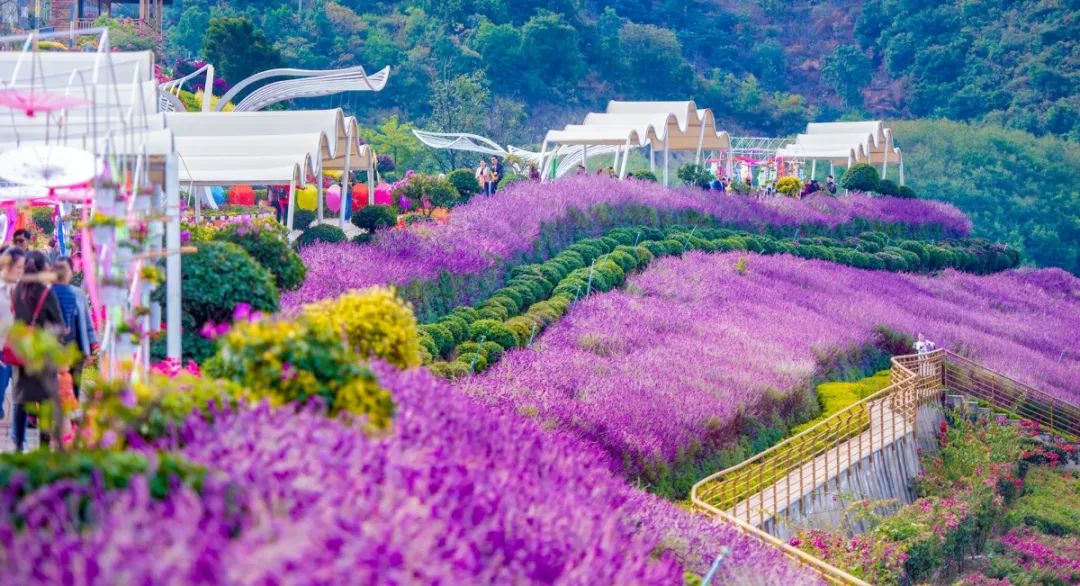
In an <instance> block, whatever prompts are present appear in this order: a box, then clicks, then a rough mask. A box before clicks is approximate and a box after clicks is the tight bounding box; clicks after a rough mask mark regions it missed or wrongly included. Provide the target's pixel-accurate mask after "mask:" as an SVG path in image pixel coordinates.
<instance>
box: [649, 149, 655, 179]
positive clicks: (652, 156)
mask: <svg viewBox="0 0 1080 586" xmlns="http://www.w3.org/2000/svg"><path fill="white" fill-rule="evenodd" d="M655 155H656V149H654V148H653V146H652V144H651V143H650V144H649V172H650V173H654V174H655V173H656V157H655Z"/></svg>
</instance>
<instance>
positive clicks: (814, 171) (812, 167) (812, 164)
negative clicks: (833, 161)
mask: <svg viewBox="0 0 1080 586" xmlns="http://www.w3.org/2000/svg"><path fill="white" fill-rule="evenodd" d="M810 178H811V179H817V159H814V160H813V161H810Z"/></svg>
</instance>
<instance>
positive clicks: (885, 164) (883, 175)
mask: <svg viewBox="0 0 1080 586" xmlns="http://www.w3.org/2000/svg"><path fill="white" fill-rule="evenodd" d="M890 150H892V145H891V144H889V139H888V138H886V139H885V159H884V160H883V161H882V162H881V178H882V179H885V178H886V177H887V175H886V174H887V173H888V172H889V151H890Z"/></svg>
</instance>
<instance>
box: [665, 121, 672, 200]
mask: <svg viewBox="0 0 1080 586" xmlns="http://www.w3.org/2000/svg"><path fill="white" fill-rule="evenodd" d="M670 161H671V148H670V144H669V143H668V135H667V134H664V187H667V186H668V166H669V163H670Z"/></svg>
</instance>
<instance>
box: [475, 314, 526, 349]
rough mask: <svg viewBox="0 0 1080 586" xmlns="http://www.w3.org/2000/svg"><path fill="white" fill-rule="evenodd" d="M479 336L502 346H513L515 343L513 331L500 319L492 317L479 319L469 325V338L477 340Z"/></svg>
mask: <svg viewBox="0 0 1080 586" xmlns="http://www.w3.org/2000/svg"><path fill="white" fill-rule="evenodd" d="M481 337H483V339H484V341H491V342H495V343H496V344H498V345H500V346H502V347H503V348H513V347H515V346H516V345H517V338H516V337H514V332H512V331H510V328H508V327H506V325H505V324H503V323H502V322H501V321H496V320H493V319H481V320H477V321H475V322H473V323H472V324H470V325H469V338H471V339H473V340H475V341H479V340H480V338H481Z"/></svg>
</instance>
